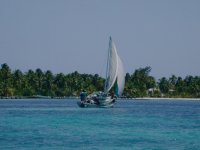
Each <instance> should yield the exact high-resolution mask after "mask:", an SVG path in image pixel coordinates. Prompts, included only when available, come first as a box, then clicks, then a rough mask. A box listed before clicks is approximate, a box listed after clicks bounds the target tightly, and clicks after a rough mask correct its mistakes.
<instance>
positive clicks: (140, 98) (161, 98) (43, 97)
mask: <svg viewBox="0 0 200 150" xmlns="http://www.w3.org/2000/svg"><path fill="white" fill-rule="evenodd" d="M11 99H12V100H14V99H15V100H17V99H60V100H64V99H79V97H76V96H68V97H50V96H11V97H0V100H11ZM118 99H119V100H180V101H183V100H195V101H200V98H181V97H179V98H168V97H135V98H118Z"/></svg>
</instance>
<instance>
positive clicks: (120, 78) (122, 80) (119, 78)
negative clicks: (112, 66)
mask: <svg viewBox="0 0 200 150" xmlns="http://www.w3.org/2000/svg"><path fill="white" fill-rule="evenodd" d="M124 84H125V74H124V66H123V63H122V61H121V59H120V57H119V56H118V70H117V86H118V93H117V94H118V96H121V95H122V93H123V91H124Z"/></svg>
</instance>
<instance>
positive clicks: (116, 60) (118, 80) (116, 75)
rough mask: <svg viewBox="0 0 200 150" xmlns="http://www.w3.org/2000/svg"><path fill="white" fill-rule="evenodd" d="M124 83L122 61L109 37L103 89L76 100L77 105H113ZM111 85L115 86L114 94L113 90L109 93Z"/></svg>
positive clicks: (121, 91) (120, 93)
mask: <svg viewBox="0 0 200 150" xmlns="http://www.w3.org/2000/svg"><path fill="white" fill-rule="evenodd" d="M124 83H125V74H124V67H123V63H122V61H121V59H120V57H119V55H118V53H117V50H116V46H115V44H114V42H113V41H112V38H111V37H110V39H109V48H108V58H107V68H106V80H105V84H104V90H103V91H97V92H94V93H92V94H90V95H88V96H87V97H85V98H84V99H81V101H78V102H77V104H78V106H79V107H113V106H114V103H115V102H116V99H117V97H120V96H121V95H122V93H123V90H124ZM113 87H115V94H114V93H113V92H111V93H110V91H111V89H112V88H113Z"/></svg>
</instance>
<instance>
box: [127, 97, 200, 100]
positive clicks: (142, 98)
mask: <svg viewBox="0 0 200 150" xmlns="http://www.w3.org/2000/svg"><path fill="white" fill-rule="evenodd" d="M125 100H180V101H183V100H196V101H200V98H180V97H179V98H168V97H136V98H125Z"/></svg>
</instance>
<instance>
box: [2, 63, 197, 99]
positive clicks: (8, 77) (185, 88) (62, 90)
mask: <svg viewBox="0 0 200 150" xmlns="http://www.w3.org/2000/svg"><path fill="white" fill-rule="evenodd" d="M150 71H151V67H145V68H139V69H136V70H135V72H134V73H133V74H129V73H127V74H126V77H125V89H124V96H125V97H145V96H150V97H194V98H197V97H200V77H199V76H195V77H193V76H187V77H185V79H182V78H181V77H176V76H175V75H172V76H171V77H170V78H165V77H163V78H161V79H159V80H158V82H156V80H155V78H154V77H152V76H150V75H149V74H150ZM104 81H105V79H103V78H102V77H100V76H99V75H98V74H95V75H90V74H80V73H78V72H77V71H75V72H73V73H70V74H66V75H65V74H63V73H59V74H53V73H52V72H51V71H49V70H48V71H45V72H43V71H42V70H41V69H39V68H38V69H36V70H35V71H33V70H28V72H26V73H23V72H22V71H20V70H15V71H11V69H10V67H9V66H8V65H7V64H2V65H1V69H0V96H1V97H7V96H33V95H43V96H51V97H64V96H78V95H79V93H80V91H81V89H85V90H86V91H87V92H88V93H92V92H94V91H100V90H103V87H104Z"/></svg>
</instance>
